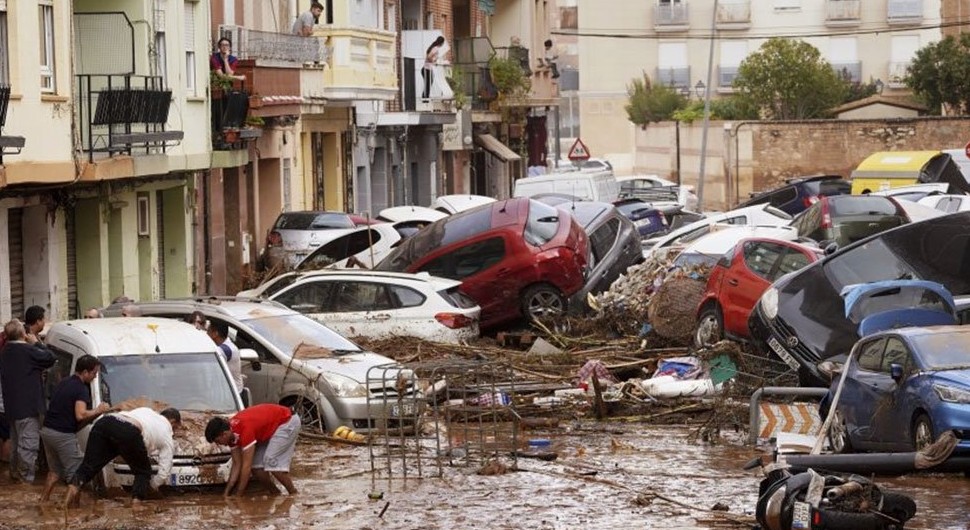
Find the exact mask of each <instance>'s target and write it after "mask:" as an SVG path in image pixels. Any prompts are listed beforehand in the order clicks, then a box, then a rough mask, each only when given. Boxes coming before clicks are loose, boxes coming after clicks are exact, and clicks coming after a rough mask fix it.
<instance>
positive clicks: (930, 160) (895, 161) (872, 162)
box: [849, 151, 950, 195]
mask: <svg viewBox="0 0 970 530" xmlns="http://www.w3.org/2000/svg"><path fill="white" fill-rule="evenodd" d="M949 159H950V155H948V154H946V153H943V152H942V151H880V152H878V153H873V154H871V155H869V156H868V157H867V158H866V159H865V160H863V161H862V163H861V164H859V167H857V168H856V169H855V171H853V172H852V174H851V176H850V177H849V178H850V179H851V180H852V194H853V195H858V194H861V193H869V192H873V191H885V190H888V189H890V188H895V187H898V186H909V185H912V184H916V183H918V182H938V181H939V173H940V168H941V166H942V165H945V164H946V163H947V162H948V161H949Z"/></svg>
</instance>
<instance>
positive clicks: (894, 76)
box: [886, 61, 910, 88]
mask: <svg viewBox="0 0 970 530" xmlns="http://www.w3.org/2000/svg"><path fill="white" fill-rule="evenodd" d="M909 64H910V63H909V61H906V62H890V63H889V82H888V83H886V86H888V87H889V88H903V87H905V86H906V76H907V75H908V74H907V70H908V69H909Z"/></svg>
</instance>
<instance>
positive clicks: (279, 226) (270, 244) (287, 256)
mask: <svg viewBox="0 0 970 530" xmlns="http://www.w3.org/2000/svg"><path fill="white" fill-rule="evenodd" d="M353 228H354V222H353V220H352V219H351V218H350V216H349V215H348V214H346V213H344V212H329V211H302V212H283V213H281V214H280V215H279V216H278V217H277V218H276V222H274V223H273V228H271V229H270V231H269V233H268V234H267V236H266V248H265V249H264V251H263V252H264V256H263V259H264V261H265V263H266V266H267V267H276V266H282V267H284V268H289V267H292V266H294V265H296V264H297V263H299V262H300V260H302V259H303V258H305V257H306V256H307V255H308V254H310V253H311V252H313V250H314V249H316V248H318V247H319V246H320V245H322V244H324V243H326V242H327V241H330V240H331V239H333V238H334V237H337V236H339V235H342V234H345V233H347V232H348V231H349V230H353Z"/></svg>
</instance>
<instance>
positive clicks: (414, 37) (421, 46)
mask: <svg viewBox="0 0 970 530" xmlns="http://www.w3.org/2000/svg"><path fill="white" fill-rule="evenodd" d="M440 36H442V34H441V31H438V30H405V31H402V32H401V55H402V56H403V57H402V61H401V63H402V70H401V79H400V85H401V87H402V88H403V90H402V92H403V98H402V107H403V109H404V110H406V111H418V112H448V113H451V112H454V111H455V109H454V105H453V103H452V102H453V101H454V99H455V95H454V92H452V88H451V85H449V83H448V77H449V75H451V65H450V63H448V61H447V60H446V57H439V58H438V63H437V64H435V65H434V66H433V68H432V69H431V73H432V76H431V81H432V83H431V86H430V87H425V77H424V59H425V53H426V50H427V48H428V45H429V43H431V42H434V41H435V39H437V38H438V37H440Z"/></svg>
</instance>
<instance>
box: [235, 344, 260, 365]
mask: <svg viewBox="0 0 970 530" xmlns="http://www.w3.org/2000/svg"><path fill="white" fill-rule="evenodd" d="M239 360H240V361H244V362H249V363H251V362H259V354H257V353H256V350H254V349H252V348H243V349H241V350H239Z"/></svg>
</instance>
